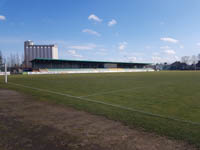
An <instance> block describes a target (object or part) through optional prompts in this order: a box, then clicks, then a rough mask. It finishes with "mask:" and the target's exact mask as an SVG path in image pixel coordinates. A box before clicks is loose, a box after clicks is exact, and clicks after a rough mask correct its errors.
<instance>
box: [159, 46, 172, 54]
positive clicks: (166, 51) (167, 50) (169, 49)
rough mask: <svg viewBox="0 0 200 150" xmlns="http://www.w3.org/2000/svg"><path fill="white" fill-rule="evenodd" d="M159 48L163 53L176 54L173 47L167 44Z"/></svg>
mask: <svg viewBox="0 0 200 150" xmlns="http://www.w3.org/2000/svg"><path fill="white" fill-rule="evenodd" d="M160 49H162V50H164V53H166V54H168V55H174V54H176V52H175V51H174V50H173V49H171V48H170V47H169V46H161V47H160Z"/></svg>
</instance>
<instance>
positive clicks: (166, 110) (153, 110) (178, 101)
mask: <svg viewBox="0 0 200 150" xmlns="http://www.w3.org/2000/svg"><path fill="white" fill-rule="evenodd" d="M8 81H9V82H10V83H17V84H20V85H25V86H30V87H34V88H39V89H42V90H49V91H52V92H57V93H50V92H47V91H39V90H36V89H31V88H28V87H22V86H17V85H13V84H7V85H5V84H4V83H3V77H0V88H9V89H14V90H17V91H20V92H23V93H26V94H28V95H31V96H33V97H35V98H36V99H38V100H42V101H49V102H52V103H56V104H62V105H66V106H71V107H74V108H76V109H79V110H84V111H88V112H90V113H93V114H98V115H103V116H106V117H107V118H110V119H113V120H118V121H121V122H123V123H125V124H127V125H129V126H130V127H139V128H140V127H142V129H144V130H146V131H150V132H156V133H158V134H160V135H166V136H169V137H172V138H175V139H180V140H186V141H188V142H190V143H193V144H196V145H197V146H199V147H200V72H152V73H112V74H110V73H109V74H108V73H105V74H65V75H32V76H31V75H30V76H28V75H16V76H9V78H8ZM62 94H68V95H62ZM72 96H75V97H72ZM80 97H81V98H80ZM87 100H89V101H95V102H89V101H87ZM97 101H98V102H103V103H106V104H114V105H117V107H113V106H108V105H104V104H100V103H96V102H97ZM118 106H120V107H123V108H119V107H118ZM126 108H127V109H131V110H127V109H126ZM134 110H139V111H142V112H143V113H141V112H137V111H134ZM149 114H155V115H158V116H152V115H149ZM168 118H175V119H177V120H173V119H168ZM181 120H183V121H187V122H194V124H193V123H185V122H183V121H181ZM195 123H196V124H195Z"/></svg>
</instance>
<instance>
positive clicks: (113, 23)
mask: <svg viewBox="0 0 200 150" xmlns="http://www.w3.org/2000/svg"><path fill="white" fill-rule="evenodd" d="M115 24H117V21H116V20H115V19H112V20H111V21H109V22H108V26H109V27H111V26H114V25H115Z"/></svg>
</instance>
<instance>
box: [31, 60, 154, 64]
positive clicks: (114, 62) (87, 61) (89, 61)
mask: <svg viewBox="0 0 200 150" xmlns="http://www.w3.org/2000/svg"><path fill="white" fill-rule="evenodd" d="M36 60H44V61H67V62H86V63H112V64H140V65H150V64H151V63H135V62H117V61H93V60H69V59H51V58H35V59H33V60H32V61H31V62H33V61H36Z"/></svg>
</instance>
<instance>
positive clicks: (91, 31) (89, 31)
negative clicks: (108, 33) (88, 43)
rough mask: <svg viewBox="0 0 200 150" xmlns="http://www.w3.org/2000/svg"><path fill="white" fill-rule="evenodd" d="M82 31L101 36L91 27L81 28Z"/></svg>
mask: <svg viewBox="0 0 200 150" xmlns="http://www.w3.org/2000/svg"><path fill="white" fill-rule="evenodd" d="M82 32H84V33H88V34H92V35H96V36H101V34H100V33H98V32H96V31H94V30H91V29H84V30H82Z"/></svg>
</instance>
